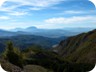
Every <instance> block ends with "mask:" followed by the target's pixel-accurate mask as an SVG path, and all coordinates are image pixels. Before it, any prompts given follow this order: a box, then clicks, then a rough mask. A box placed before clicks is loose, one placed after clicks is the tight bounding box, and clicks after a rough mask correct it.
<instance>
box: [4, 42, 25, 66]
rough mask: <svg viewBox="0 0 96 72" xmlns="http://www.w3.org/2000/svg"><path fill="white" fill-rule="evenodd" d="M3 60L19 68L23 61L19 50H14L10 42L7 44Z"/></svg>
mask: <svg viewBox="0 0 96 72" xmlns="http://www.w3.org/2000/svg"><path fill="white" fill-rule="evenodd" d="M5 59H7V60H8V61H9V62H10V63H12V64H14V65H17V66H19V67H23V59H22V56H21V53H20V51H19V50H17V49H16V48H14V46H13V43H12V42H8V43H7V48H6V51H5Z"/></svg>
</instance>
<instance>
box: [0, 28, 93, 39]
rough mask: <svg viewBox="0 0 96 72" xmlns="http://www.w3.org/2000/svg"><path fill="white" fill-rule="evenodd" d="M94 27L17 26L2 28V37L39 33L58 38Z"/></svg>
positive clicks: (0, 35) (0, 34) (39, 34)
mask: <svg viewBox="0 0 96 72" xmlns="http://www.w3.org/2000/svg"><path fill="white" fill-rule="evenodd" d="M92 29H94V28H64V29H39V28H36V27H33V26H32V27H28V28H24V29H23V28H16V29H11V30H9V31H6V30H0V37H6V36H16V35H37V36H44V37H49V38H58V37H62V36H67V37H69V36H74V35H77V34H80V33H82V32H88V31H90V30H92Z"/></svg>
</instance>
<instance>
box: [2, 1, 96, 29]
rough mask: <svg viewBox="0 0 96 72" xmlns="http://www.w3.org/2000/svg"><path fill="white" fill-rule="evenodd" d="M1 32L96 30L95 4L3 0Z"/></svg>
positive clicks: (84, 2) (88, 2)
mask: <svg viewBox="0 0 96 72" xmlns="http://www.w3.org/2000/svg"><path fill="white" fill-rule="evenodd" d="M0 4H1V6H0V29H13V28H26V27H30V26H36V27H37V28H46V29H56V28H65V27H91V28H92V27H93V28H96V9H95V5H94V4H93V3H91V2H90V1H88V0H0Z"/></svg>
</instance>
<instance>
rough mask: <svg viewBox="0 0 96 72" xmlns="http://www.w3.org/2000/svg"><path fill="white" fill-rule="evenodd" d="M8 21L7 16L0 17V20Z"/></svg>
mask: <svg viewBox="0 0 96 72" xmlns="http://www.w3.org/2000/svg"><path fill="white" fill-rule="evenodd" d="M8 19H10V18H9V17H8V16H0V20H8Z"/></svg>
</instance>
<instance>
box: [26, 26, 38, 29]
mask: <svg viewBox="0 0 96 72" xmlns="http://www.w3.org/2000/svg"><path fill="white" fill-rule="evenodd" d="M27 29H37V27H35V26H31V27H28V28H27Z"/></svg>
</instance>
